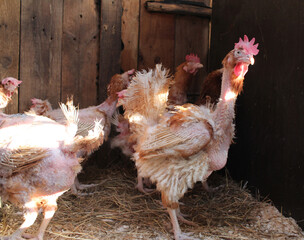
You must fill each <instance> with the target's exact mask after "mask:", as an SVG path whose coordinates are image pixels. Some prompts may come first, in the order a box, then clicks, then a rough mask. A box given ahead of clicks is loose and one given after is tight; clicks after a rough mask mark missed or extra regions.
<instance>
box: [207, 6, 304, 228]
mask: <svg viewBox="0 0 304 240" xmlns="http://www.w3.org/2000/svg"><path fill="white" fill-rule="evenodd" d="M303 23H304V1H302V0H291V1H289V2H288V4H286V1H283V0H272V1H264V0H256V1H243V0H214V1H213V17H212V34H211V35H212V38H211V54H210V56H211V69H216V68H218V67H219V66H220V63H221V60H222V58H223V57H224V56H225V55H226V53H227V52H228V51H230V50H231V49H232V48H233V46H234V45H233V44H234V42H237V41H238V37H240V36H243V35H244V34H247V35H248V36H249V37H250V38H252V37H256V41H257V42H258V43H259V44H260V45H259V49H260V52H259V54H258V55H257V56H256V63H255V65H254V66H250V68H249V71H248V73H247V75H246V77H245V87H244V92H243V93H242V95H241V96H240V97H239V99H238V101H237V109H236V114H237V117H236V140H235V141H236V144H234V145H233V146H232V148H231V150H230V152H229V160H228V168H229V170H230V173H231V174H232V176H233V178H235V179H239V180H244V181H246V180H248V181H249V185H251V186H254V187H257V188H258V189H259V191H260V193H261V194H262V195H263V196H268V197H269V198H270V199H271V200H273V201H274V203H275V204H276V205H277V206H278V208H279V209H280V208H281V207H282V210H283V212H284V213H285V214H286V215H292V216H293V217H295V218H296V219H297V220H299V224H300V225H302V227H304V222H303V219H304V177H303V176H304V147H303V140H302V138H303V136H304V59H303V56H304V27H303ZM300 220H302V221H300Z"/></svg>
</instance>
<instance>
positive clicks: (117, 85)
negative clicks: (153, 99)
mask: <svg viewBox="0 0 304 240" xmlns="http://www.w3.org/2000/svg"><path fill="white" fill-rule="evenodd" d="M134 71H135V70H134V69H132V70H129V71H127V72H125V73H123V74H115V75H114V76H113V77H112V78H111V81H110V83H109V85H108V88H107V94H108V98H107V99H106V100H105V101H104V102H103V103H101V104H100V105H98V106H91V107H88V108H83V109H80V110H79V126H78V127H79V130H78V132H77V134H76V135H81V136H85V135H87V133H88V130H90V129H92V128H93V127H94V122H95V120H96V119H98V120H101V122H102V125H103V129H104V140H107V138H108V136H109V134H110V131H111V118H112V115H113V113H114V112H115V109H116V104H117V98H118V96H117V92H120V91H122V90H123V89H125V88H126V87H127V86H128V84H129V78H130V76H132V75H133V73H134ZM32 103H33V105H32V107H31V109H30V112H33V113H35V114H37V115H43V116H46V117H49V118H51V119H53V120H55V121H56V122H59V123H65V121H66V120H65V118H64V116H63V114H62V111H61V110H60V109H55V110H53V109H52V107H51V104H50V103H49V102H48V101H47V100H40V99H32ZM89 155H90V153H87V152H79V157H82V158H88V157H89ZM94 186H96V184H88V185H85V184H80V183H79V181H78V179H77V178H76V179H75V185H74V186H73V187H72V192H73V193H74V194H78V195H83V194H81V193H78V191H77V189H79V190H82V189H85V188H87V187H94Z"/></svg>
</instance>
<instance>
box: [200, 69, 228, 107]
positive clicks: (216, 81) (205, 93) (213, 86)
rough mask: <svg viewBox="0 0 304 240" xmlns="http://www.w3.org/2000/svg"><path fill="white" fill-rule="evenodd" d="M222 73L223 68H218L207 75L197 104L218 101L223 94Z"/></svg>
mask: <svg viewBox="0 0 304 240" xmlns="http://www.w3.org/2000/svg"><path fill="white" fill-rule="evenodd" d="M222 75H223V68H221V69H217V70H215V71H213V72H211V73H209V74H208V75H207V77H206V79H205V80H204V82H203V85H202V87H201V93H200V96H199V98H198V100H197V101H196V104H198V105H206V104H215V103H216V102H217V101H218V99H219V97H220V94H221V84H222Z"/></svg>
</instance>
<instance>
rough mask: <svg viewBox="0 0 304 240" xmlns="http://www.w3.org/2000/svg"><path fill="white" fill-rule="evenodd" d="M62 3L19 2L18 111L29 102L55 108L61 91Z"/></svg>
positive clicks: (29, 0)
mask: <svg viewBox="0 0 304 240" xmlns="http://www.w3.org/2000/svg"><path fill="white" fill-rule="evenodd" d="M62 11H63V2H62V1H56V0H52V1H45V0H27V1H21V41H20V78H21V79H22V81H23V83H22V84H21V87H20V96H19V111H21V112H22V111H24V110H27V109H28V107H29V106H30V105H31V102H30V100H31V98H33V97H36V98H42V99H45V98H47V99H49V100H50V102H51V103H52V104H53V105H54V106H57V105H58V100H59V99H60V88H61V40H62V14H63V12H62Z"/></svg>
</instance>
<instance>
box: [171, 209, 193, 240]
mask: <svg viewBox="0 0 304 240" xmlns="http://www.w3.org/2000/svg"><path fill="white" fill-rule="evenodd" d="M167 210H168V213H169V215H170V219H171V223H172V227H173V233H174V239H175V240H186V239H189V240H198V238H194V237H192V236H191V233H183V232H182V231H181V229H180V226H179V223H178V219H177V218H179V217H178V215H179V214H178V209H172V208H167Z"/></svg>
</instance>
